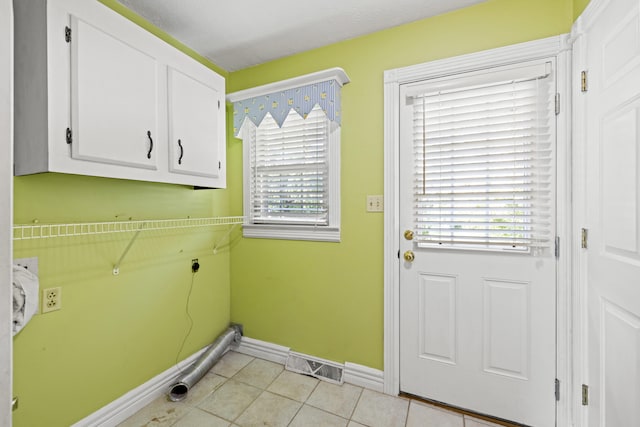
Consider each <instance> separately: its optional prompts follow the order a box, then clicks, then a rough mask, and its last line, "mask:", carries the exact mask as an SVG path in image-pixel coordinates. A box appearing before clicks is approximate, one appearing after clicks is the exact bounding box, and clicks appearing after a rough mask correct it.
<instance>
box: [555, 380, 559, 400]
mask: <svg viewBox="0 0 640 427" xmlns="http://www.w3.org/2000/svg"><path fill="white" fill-rule="evenodd" d="M555 393H556V402H559V401H560V380H559V379H557V378H556V392H555Z"/></svg>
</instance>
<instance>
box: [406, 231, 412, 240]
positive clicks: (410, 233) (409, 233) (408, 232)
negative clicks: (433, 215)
mask: <svg viewBox="0 0 640 427" xmlns="http://www.w3.org/2000/svg"><path fill="white" fill-rule="evenodd" d="M404 238H405V239H407V240H413V231H412V230H406V231H405V232H404Z"/></svg>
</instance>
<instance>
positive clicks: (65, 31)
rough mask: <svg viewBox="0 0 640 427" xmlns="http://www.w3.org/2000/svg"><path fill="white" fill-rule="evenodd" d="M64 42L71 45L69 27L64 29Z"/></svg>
mask: <svg viewBox="0 0 640 427" xmlns="http://www.w3.org/2000/svg"><path fill="white" fill-rule="evenodd" d="M64 40H65V41H66V42H67V43H71V28H69V27H64Z"/></svg>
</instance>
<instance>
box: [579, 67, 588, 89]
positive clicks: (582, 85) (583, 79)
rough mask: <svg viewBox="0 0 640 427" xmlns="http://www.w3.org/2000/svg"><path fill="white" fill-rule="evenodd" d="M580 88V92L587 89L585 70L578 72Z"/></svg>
mask: <svg viewBox="0 0 640 427" xmlns="http://www.w3.org/2000/svg"><path fill="white" fill-rule="evenodd" d="M580 90H581V91H582V92H586V91H588V90H589V86H588V81H587V71H586V70H585V71H583V72H581V73H580Z"/></svg>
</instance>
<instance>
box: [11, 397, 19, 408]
mask: <svg viewBox="0 0 640 427" xmlns="http://www.w3.org/2000/svg"><path fill="white" fill-rule="evenodd" d="M16 409H18V398H17V397H14V398H13V399H12V400H11V410H12V411H15V410H16Z"/></svg>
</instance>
